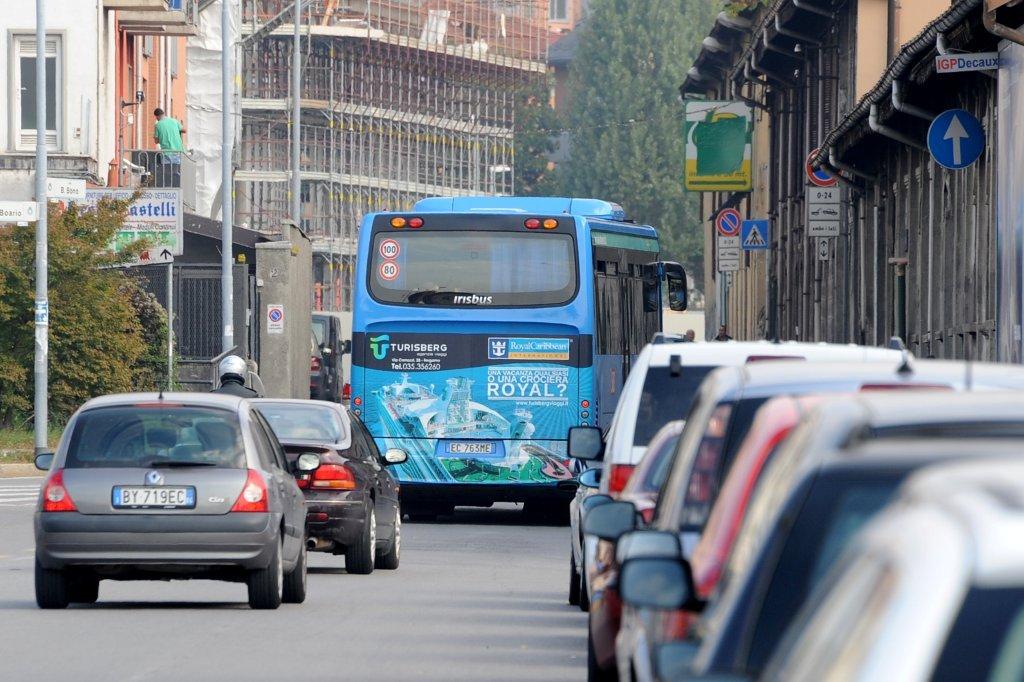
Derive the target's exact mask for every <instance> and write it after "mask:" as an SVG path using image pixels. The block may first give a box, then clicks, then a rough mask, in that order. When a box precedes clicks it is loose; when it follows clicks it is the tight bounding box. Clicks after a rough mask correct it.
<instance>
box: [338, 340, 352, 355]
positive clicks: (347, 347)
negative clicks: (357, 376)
mask: <svg viewBox="0 0 1024 682" xmlns="http://www.w3.org/2000/svg"><path fill="white" fill-rule="evenodd" d="M351 352H352V340H351V339H345V341H344V342H343V343H342V344H341V354H342V355H345V354H346V353H351Z"/></svg>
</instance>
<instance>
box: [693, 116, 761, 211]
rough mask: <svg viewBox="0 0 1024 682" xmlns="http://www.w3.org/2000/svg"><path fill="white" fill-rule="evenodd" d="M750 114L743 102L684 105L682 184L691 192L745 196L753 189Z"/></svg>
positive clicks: (752, 125)
mask: <svg viewBox="0 0 1024 682" xmlns="http://www.w3.org/2000/svg"><path fill="white" fill-rule="evenodd" d="M753 121H754V118H753V112H752V111H751V109H750V107H749V106H747V105H746V104H744V103H743V102H719V101H714V102H709V101H699V100H691V101H688V102H686V120H685V123H684V128H683V134H684V136H685V138H686V162H685V166H686V167H685V172H684V180H685V186H686V189H688V190H690V191H692V192H749V191H750V190H751V188H752V187H753V174H752V167H753V166H752V164H751V135H752V133H753V129H754V123H753Z"/></svg>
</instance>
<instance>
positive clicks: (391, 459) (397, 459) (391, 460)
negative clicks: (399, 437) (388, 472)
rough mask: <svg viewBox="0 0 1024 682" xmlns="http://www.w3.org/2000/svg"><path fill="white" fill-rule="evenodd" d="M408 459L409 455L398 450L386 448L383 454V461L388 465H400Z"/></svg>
mask: <svg viewBox="0 0 1024 682" xmlns="http://www.w3.org/2000/svg"><path fill="white" fill-rule="evenodd" d="M407 459H409V454H408V453H407V452H406V451H405V450H401V449H399V448H388V449H387V450H386V451H385V452H384V461H385V462H386V463H388V464H401V463H402V462H404V461H406V460H407Z"/></svg>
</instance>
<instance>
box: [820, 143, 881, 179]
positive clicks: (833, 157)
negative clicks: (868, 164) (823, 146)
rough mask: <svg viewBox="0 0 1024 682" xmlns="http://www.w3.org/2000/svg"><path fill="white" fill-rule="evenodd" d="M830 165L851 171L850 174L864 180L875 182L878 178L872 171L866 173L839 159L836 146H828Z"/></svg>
mask: <svg viewBox="0 0 1024 682" xmlns="http://www.w3.org/2000/svg"><path fill="white" fill-rule="evenodd" d="M828 165H830V166H832V167H833V168H835V169H837V170H841V171H845V172H847V173H849V174H850V175H853V176H856V177H858V178H863V179H864V180H867V181H868V182H875V181H876V180H878V176H877V175H872V174H871V173H865V172H864V171H862V170H857V169H856V168H854V167H853V166H851V165H849V164H846V163H843V162H842V161H841V160H840V159H839V155H838V154H836V148H835V147H829V148H828Z"/></svg>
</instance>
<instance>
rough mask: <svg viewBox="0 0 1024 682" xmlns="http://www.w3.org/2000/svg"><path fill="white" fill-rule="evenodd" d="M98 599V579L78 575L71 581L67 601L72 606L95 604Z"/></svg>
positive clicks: (91, 576)
mask: <svg viewBox="0 0 1024 682" xmlns="http://www.w3.org/2000/svg"><path fill="white" fill-rule="evenodd" d="M99 598H100V579H99V578H97V577H96V576H94V575H89V574H86V575H78V576H75V577H74V579H73V580H72V581H71V584H70V585H69V590H68V601H70V602H71V603H73V604H95V603H96V600H97V599H99Z"/></svg>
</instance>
